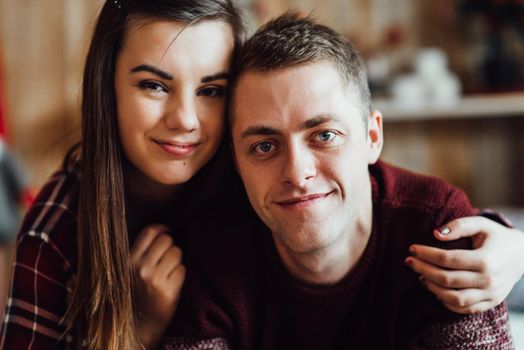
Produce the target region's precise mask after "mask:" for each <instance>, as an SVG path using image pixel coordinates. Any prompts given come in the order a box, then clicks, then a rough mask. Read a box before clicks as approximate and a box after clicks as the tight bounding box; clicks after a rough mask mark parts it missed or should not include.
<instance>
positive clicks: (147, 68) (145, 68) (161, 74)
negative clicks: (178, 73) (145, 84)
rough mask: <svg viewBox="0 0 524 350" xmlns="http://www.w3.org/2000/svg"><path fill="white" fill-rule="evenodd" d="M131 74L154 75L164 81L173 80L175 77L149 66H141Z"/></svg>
mask: <svg viewBox="0 0 524 350" xmlns="http://www.w3.org/2000/svg"><path fill="white" fill-rule="evenodd" d="M131 72H132V73H137V72H149V73H153V74H154V75H157V76H159V77H160V78H162V79H165V80H173V76H172V75H171V74H169V73H168V72H165V71H163V70H161V69H158V68H156V67H153V66H151V65H149V64H141V65H139V66H136V67H135V68H133V69H131Z"/></svg>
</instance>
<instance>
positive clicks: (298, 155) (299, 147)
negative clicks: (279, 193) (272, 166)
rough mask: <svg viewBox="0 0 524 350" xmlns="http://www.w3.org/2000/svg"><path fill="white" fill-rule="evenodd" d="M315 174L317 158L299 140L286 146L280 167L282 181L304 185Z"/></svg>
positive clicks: (296, 185) (298, 185)
mask: <svg viewBox="0 0 524 350" xmlns="http://www.w3.org/2000/svg"><path fill="white" fill-rule="evenodd" d="M316 174H317V159H316V157H315V155H314V154H313V152H312V151H311V150H310V149H309V148H308V147H307V146H306V145H303V144H302V143H301V142H296V143H295V144H292V145H290V146H289V147H288V150H287V157H286V158H285V160H284V165H283V169H282V181H283V182H284V183H285V184H287V185H292V186H295V187H306V186H307V183H308V182H309V181H311V180H313V179H314V178H315V176H316Z"/></svg>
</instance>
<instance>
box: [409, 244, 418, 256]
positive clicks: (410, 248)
mask: <svg viewBox="0 0 524 350" xmlns="http://www.w3.org/2000/svg"><path fill="white" fill-rule="evenodd" d="M409 252H410V253H411V254H413V255H416V254H417V250H416V249H415V247H414V246H410V247H409Z"/></svg>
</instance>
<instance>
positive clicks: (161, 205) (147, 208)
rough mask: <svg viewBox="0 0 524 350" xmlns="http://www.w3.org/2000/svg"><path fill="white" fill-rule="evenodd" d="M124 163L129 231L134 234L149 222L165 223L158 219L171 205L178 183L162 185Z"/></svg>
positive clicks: (178, 186) (176, 192)
mask: <svg viewBox="0 0 524 350" xmlns="http://www.w3.org/2000/svg"><path fill="white" fill-rule="evenodd" d="M126 163H127V164H125V165H124V183H125V193H126V195H125V197H126V212H127V215H126V216H127V221H128V229H129V232H130V233H131V234H132V235H133V236H134V235H135V234H137V233H138V232H139V231H140V230H142V229H143V228H144V227H142V226H143V225H150V224H166V222H153V221H154V220H157V221H158V218H159V217H162V216H163V215H162V213H164V212H165V211H166V210H167V209H168V208H169V207H170V206H171V205H173V203H174V201H175V199H176V197H177V195H178V193H179V191H180V189H181V187H180V185H173V186H169V185H163V184H161V183H158V182H156V181H154V180H153V179H151V178H150V177H148V176H147V175H145V174H144V173H142V172H141V171H140V170H138V169H137V168H135V167H134V166H133V165H132V164H129V162H126Z"/></svg>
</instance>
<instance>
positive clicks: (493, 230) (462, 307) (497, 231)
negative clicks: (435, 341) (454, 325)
mask: <svg viewBox="0 0 524 350" xmlns="http://www.w3.org/2000/svg"><path fill="white" fill-rule="evenodd" d="M444 227H447V228H448V229H449V232H446V231H447V230H442V229H441V230H440V231H439V230H435V231H434V235H435V237H436V238H437V239H439V240H442V241H451V240H455V239H458V238H461V237H472V239H473V250H443V249H438V248H434V247H429V246H424V245H417V244H414V245H412V246H411V247H410V252H411V254H412V255H413V256H411V257H408V258H406V261H405V262H406V264H407V265H408V266H411V268H412V269H413V270H414V271H415V272H417V273H419V274H420V281H421V282H422V283H423V284H424V285H425V286H426V287H427V289H428V290H430V291H431V292H432V293H434V294H435V295H436V296H437V298H438V299H440V300H441V301H442V303H443V304H444V306H446V307H447V308H448V309H450V310H452V311H454V312H457V313H461V314H469V313H477V312H482V311H485V310H488V309H490V308H493V307H495V306H497V305H498V304H500V303H501V302H502V301H503V300H504V299H505V298H506V297H507V296H508V294H509V292H510V291H511V289H512V288H513V286H514V285H515V283H516V282H517V281H518V280H519V279H520V278H521V277H522V275H523V274H524V233H522V232H521V231H519V230H517V229H510V228H507V227H505V226H502V225H500V224H498V223H496V222H494V221H492V220H489V219H486V218H483V217H478V216H477V217H468V218H461V219H457V220H454V221H452V222H450V223H448V224H447V225H445V226H444ZM441 231H444V232H441ZM443 233H444V234H443Z"/></svg>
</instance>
